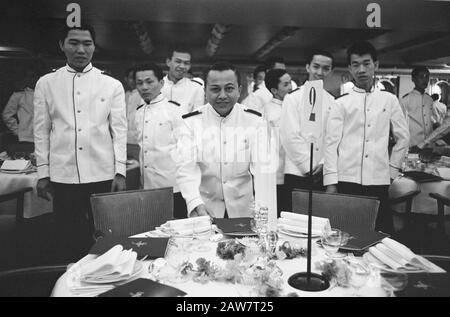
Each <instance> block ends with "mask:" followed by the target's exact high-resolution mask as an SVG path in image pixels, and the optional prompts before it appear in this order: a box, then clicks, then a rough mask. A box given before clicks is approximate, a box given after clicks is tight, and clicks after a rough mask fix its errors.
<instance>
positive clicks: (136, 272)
mask: <svg viewBox="0 0 450 317" xmlns="http://www.w3.org/2000/svg"><path fill="white" fill-rule="evenodd" d="M143 269H144V265H143V264H142V262H141V261H136V262H135V264H134V269H133V273H132V274H131V275H130V276H128V277H123V276H121V277H111V278H102V279H98V280H95V279H88V280H85V279H82V280H81V281H82V282H84V283H89V284H111V283H118V282H122V281H127V280H130V279H132V278H135V277H137V276H138V275H139V274H141V273H142V271H143Z"/></svg>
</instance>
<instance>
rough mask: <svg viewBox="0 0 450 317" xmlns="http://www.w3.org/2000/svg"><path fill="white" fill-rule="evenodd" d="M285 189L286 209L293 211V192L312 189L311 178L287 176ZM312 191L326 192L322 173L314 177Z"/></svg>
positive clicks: (285, 176)
mask: <svg viewBox="0 0 450 317" xmlns="http://www.w3.org/2000/svg"><path fill="white" fill-rule="evenodd" d="M284 187H285V188H284V192H285V194H284V197H285V199H284V207H285V208H284V209H285V210H287V211H292V191H293V190H294V189H304V190H309V189H310V188H311V180H310V178H309V177H302V176H297V175H292V174H285V175H284ZM312 190H314V191H325V187H324V186H323V176H322V173H318V174H317V175H314V176H313V186H312Z"/></svg>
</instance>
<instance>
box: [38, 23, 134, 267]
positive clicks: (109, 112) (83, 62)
mask: <svg viewBox="0 0 450 317" xmlns="http://www.w3.org/2000/svg"><path fill="white" fill-rule="evenodd" d="M59 45H60V48H61V50H62V51H63V52H64V54H65V55H66V58H67V64H66V66H64V67H61V68H59V69H57V70H56V71H55V72H53V73H50V74H47V75H45V76H43V77H42V78H41V79H40V80H39V81H38V83H37V85H36V91H35V95H34V107H35V109H34V138H35V145H36V161H37V166H38V177H39V181H38V183H37V191H38V195H39V196H40V197H42V198H45V199H49V198H50V196H52V197H53V209H54V212H55V216H56V219H57V225H58V228H59V229H60V230H61V232H62V234H61V235H60V236H59V237H58V241H59V242H60V243H61V244H62V245H61V246H63V247H64V248H65V249H67V246H68V245H69V246H71V247H72V248H74V251H73V252H74V253H73V254H71V255H73V256H74V258H78V257H79V256H80V255H82V254H86V251H88V249H89V247H90V245H91V244H92V233H93V229H94V228H93V221H92V211H91V205H90V196H91V194H94V193H103V192H110V191H121V190H125V187H126V182H125V176H126V174H125V173H126V140H127V118H126V107H125V95H124V90H123V86H122V84H121V83H120V82H119V81H118V80H115V79H113V78H112V77H110V76H107V75H104V74H102V72H101V71H100V70H99V69H97V68H95V67H93V66H92V64H91V59H92V55H93V54H94V50H95V33H94V30H93V28H92V27H90V26H81V27H75V28H67V27H66V28H65V29H64V30H63V32H62V33H61V38H60V42H59ZM65 244H66V245H65Z"/></svg>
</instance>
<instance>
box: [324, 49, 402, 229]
mask: <svg viewBox="0 0 450 317" xmlns="http://www.w3.org/2000/svg"><path fill="white" fill-rule="evenodd" d="M347 58H348V63H349V71H350V73H351V75H352V76H353V78H354V81H355V87H353V89H352V91H350V92H349V93H346V94H343V95H341V96H339V97H337V98H336V100H335V101H336V102H335V104H334V105H333V106H332V107H331V109H330V114H329V117H328V124H327V129H326V136H325V154H324V173H323V174H324V185H325V186H327V192H338V191H339V192H340V193H344V194H353V195H364V196H375V197H377V198H378V199H379V200H380V209H379V212H378V217H377V225H376V227H377V230H382V231H384V232H387V233H392V231H393V223H392V217H391V214H390V212H389V208H388V206H387V199H388V189H389V185H390V183H391V181H392V179H394V178H395V177H396V176H397V174H398V171H399V169H400V166H401V162H402V160H403V158H404V156H405V153H406V150H407V149H408V144H409V132H408V125H407V123H406V118H405V116H404V115H403V112H402V109H401V106H400V104H399V102H398V100H397V98H396V97H395V95H393V94H392V93H390V92H387V91H382V90H378V89H376V88H375V87H374V75H375V71H376V70H377V69H378V59H377V52H376V50H375V48H374V47H373V46H372V45H371V44H370V43H368V42H361V43H356V44H354V45H353V46H351V47H350V48H349V49H348V51H347ZM390 129H391V130H392V133H393V135H394V137H395V140H396V143H395V145H394V147H393V149H392V154H391V157H390V159H389V154H388V143H389V130H390Z"/></svg>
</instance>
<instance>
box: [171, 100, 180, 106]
mask: <svg viewBox="0 0 450 317" xmlns="http://www.w3.org/2000/svg"><path fill="white" fill-rule="evenodd" d="M169 102H171V103H173V104H174V105H175V106H178V107H179V106H180V104H179V103H178V102H176V101H173V100H169Z"/></svg>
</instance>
